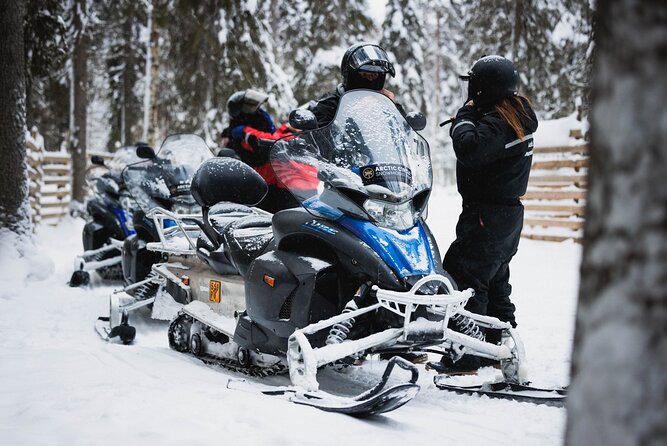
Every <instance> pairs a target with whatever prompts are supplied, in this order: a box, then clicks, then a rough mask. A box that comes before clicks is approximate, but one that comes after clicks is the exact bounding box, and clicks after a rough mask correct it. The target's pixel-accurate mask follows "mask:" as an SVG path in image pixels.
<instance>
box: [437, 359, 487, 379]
mask: <svg viewBox="0 0 667 446" xmlns="http://www.w3.org/2000/svg"><path fill="white" fill-rule="evenodd" d="M481 359H482V358H480V357H479V356H474V355H463V356H462V357H461V359H459V360H458V361H456V362H454V361H452V360H451V359H449V358H448V357H446V356H443V357H442V359H440V361H438V362H435V361H429V362H427V363H426V369H427V370H435V371H436V372H438V373H444V374H446V375H476V374H477V370H478V369H479V368H480V366H481V364H480V363H481Z"/></svg>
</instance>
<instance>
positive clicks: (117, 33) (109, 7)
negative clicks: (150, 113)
mask: <svg viewBox="0 0 667 446" xmlns="http://www.w3.org/2000/svg"><path fill="white" fill-rule="evenodd" d="M97 7H98V8H99V11H98V12H97V14H98V17H99V23H98V26H96V27H95V29H94V33H95V35H94V36H93V37H94V38H93V39H91V40H92V44H93V51H91V54H100V55H101V57H99V60H98V61H97V62H99V63H100V65H101V66H102V67H103V68H104V70H103V73H104V74H105V75H106V77H107V81H106V84H107V85H108V101H109V105H110V107H109V109H110V113H109V119H110V126H109V128H110V134H109V142H110V149H112V148H113V147H114V143H115V142H120V143H121V144H122V145H129V144H133V143H134V142H135V141H137V140H139V137H140V136H141V131H142V128H141V126H140V123H141V120H140V117H141V116H142V108H141V107H142V100H141V98H140V97H139V96H138V94H137V83H138V82H139V79H140V77H141V74H142V73H143V66H144V63H145V46H144V45H143V44H142V42H141V40H140V35H141V30H142V25H143V24H144V21H145V7H144V5H143V3H142V2H136V1H131V0H118V1H114V2H109V3H100V4H98V5H97Z"/></svg>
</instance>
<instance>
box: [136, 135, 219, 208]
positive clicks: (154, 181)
mask: <svg viewBox="0 0 667 446" xmlns="http://www.w3.org/2000/svg"><path fill="white" fill-rule="evenodd" d="M212 157H213V154H212V153H211V150H210V149H209V148H208V146H207V145H206V142H205V141H204V140H203V139H202V138H201V137H199V136H197V135H192V134H176V135H171V136H169V137H167V138H166V139H165V140H164V142H163V143H162V145H161V146H160V150H158V152H157V155H156V157H155V158H153V159H150V160H146V161H141V162H139V163H135V164H132V165H129V166H127V168H126V169H125V170H124V171H123V180H124V181H125V184H126V187H127V188H128V190H129V191H130V194H131V195H132V197H133V198H134V199H135V200H136V201H137V204H138V205H139V206H140V207H141V208H142V209H144V210H148V209H151V208H153V207H155V206H168V205H169V204H171V203H173V202H181V203H185V204H187V205H194V200H193V199H192V195H191V194H190V183H191V182H192V177H193V176H194V174H195V172H197V169H198V168H199V166H200V165H201V163H203V162H204V161H206V160H207V159H209V158H212Z"/></svg>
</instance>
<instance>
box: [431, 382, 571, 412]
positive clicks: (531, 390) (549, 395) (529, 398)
mask: <svg viewBox="0 0 667 446" xmlns="http://www.w3.org/2000/svg"><path fill="white" fill-rule="evenodd" d="M447 378H448V377H447V376H446V375H439V376H436V377H434V378H433V382H434V383H435V386H436V387H437V388H439V389H441V390H447V391H450V392H455V393H458V394H461V395H480V396H481V395H486V396H488V397H489V398H502V399H507V400H513V401H519V402H526V403H533V404H544V405H547V406H553V407H563V406H565V400H566V397H567V389H543V388H539V387H532V386H528V385H523V384H512V383H507V382H503V381H501V382H496V383H486V384H481V385H474V386H457V385H452V384H446V383H445V380H447Z"/></svg>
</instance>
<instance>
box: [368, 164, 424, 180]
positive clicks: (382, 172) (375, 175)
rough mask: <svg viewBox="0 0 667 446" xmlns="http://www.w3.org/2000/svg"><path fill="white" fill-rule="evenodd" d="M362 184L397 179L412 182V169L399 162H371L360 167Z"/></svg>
mask: <svg viewBox="0 0 667 446" xmlns="http://www.w3.org/2000/svg"><path fill="white" fill-rule="evenodd" d="M361 179H362V181H363V183H364V185H368V184H378V183H389V182H393V181H398V182H401V183H406V184H411V183H412V171H411V170H410V168H409V167H406V166H403V165H401V164H372V165H370V166H366V167H364V168H363V169H361Z"/></svg>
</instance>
